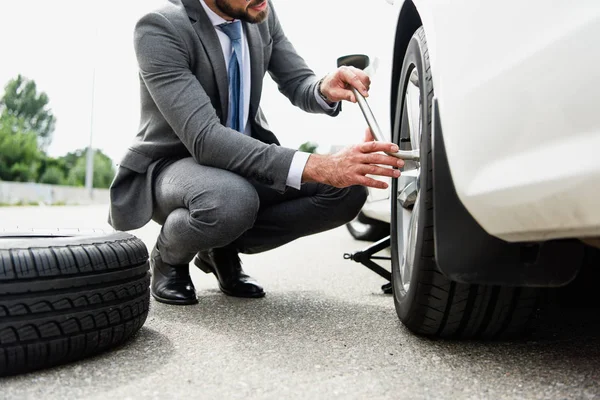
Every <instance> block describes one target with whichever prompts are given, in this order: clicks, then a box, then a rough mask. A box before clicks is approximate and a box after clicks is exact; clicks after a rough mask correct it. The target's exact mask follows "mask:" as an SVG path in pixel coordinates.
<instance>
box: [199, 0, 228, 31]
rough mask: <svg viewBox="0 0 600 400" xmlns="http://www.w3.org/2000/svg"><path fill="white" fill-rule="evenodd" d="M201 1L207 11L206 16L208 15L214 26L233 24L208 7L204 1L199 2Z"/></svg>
mask: <svg viewBox="0 0 600 400" xmlns="http://www.w3.org/2000/svg"><path fill="white" fill-rule="evenodd" d="M199 1H200V4H202V7H203V8H204V11H206V15H208V19H210V22H212V24H213V26H219V25H221V24H225V23H230V22H233V21H227V20H226V19H224V18H223V17H221V16H219V15H218V14H217V13H216V12H214V11H213V10H211V9H210V7H209V6H207V5H206V2H205V1H204V0H199ZM234 21H235V20H234Z"/></svg>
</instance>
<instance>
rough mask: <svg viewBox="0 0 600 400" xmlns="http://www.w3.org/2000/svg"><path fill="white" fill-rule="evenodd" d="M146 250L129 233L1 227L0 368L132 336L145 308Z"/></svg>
mask: <svg viewBox="0 0 600 400" xmlns="http://www.w3.org/2000/svg"><path fill="white" fill-rule="evenodd" d="M148 269H149V267H148V250H147V248H146V246H145V245H144V243H143V242H142V241H141V240H140V239H138V238H136V237H134V236H132V235H130V234H127V233H123V232H118V233H112V234H100V235H99V234H95V235H85V236H81V235H78V236H73V235H70V236H58V235H57V236H48V235H38V236H34V235H30V236H22V235H21V234H19V236H15V235H9V234H0V376H6V375H14V374H19V373H23V372H28V371H33V370H37V369H40V368H46V367H50V366H55V365H58V364H64V363H66V362H71V361H75V360H78V359H81V358H84V357H87V356H91V355H93V354H97V353H99V352H101V351H104V350H107V349H110V348H112V347H115V346H118V345H120V344H122V343H124V342H125V341H127V340H128V339H129V338H131V337H132V336H133V335H134V334H135V333H136V332H137V331H138V330H139V329H140V328H141V327H142V325H143V324H144V322H145V321H146V317H147V315H148V306H149V299H150V297H149V290H148V288H149V281H150V276H149V272H148Z"/></svg>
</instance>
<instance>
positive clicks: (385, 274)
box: [344, 236, 392, 294]
mask: <svg viewBox="0 0 600 400" xmlns="http://www.w3.org/2000/svg"><path fill="white" fill-rule="evenodd" d="M388 247H390V237H389V236H388V237H385V238H383V239H381V240H379V241H378V242H375V243H373V244H372V245H371V246H369V247H367V248H366V249H364V250H362V251H357V252H355V253H352V254H350V253H345V254H344V260H353V261H356V262H357V263H361V264H362V265H364V266H365V267H367V268H369V269H370V270H371V271H373V272H375V273H376V274H377V275H379V276H381V277H382V278H384V279H386V280H387V281H388V283H386V284H385V285H383V286H381V290H383V293H385V294H391V293H392V273H391V272H390V271H388V270H387V269H385V268H383V267H382V266H381V265H379V264H377V263H376V262H375V261H373V260H391V258H390V257H382V256H376V255H375V254H377V253H379V252H380V251H381V250H384V249H386V248H388Z"/></svg>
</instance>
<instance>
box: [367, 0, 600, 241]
mask: <svg viewBox="0 0 600 400" xmlns="http://www.w3.org/2000/svg"><path fill="white" fill-rule="evenodd" d="M380 1H381V3H382V4H385V5H386V6H388V7H389V10H390V12H389V14H387V15H385V18H384V19H386V20H387V24H391V26H393V30H395V29H396V25H397V21H398V16H399V14H400V9H401V7H402V6H403V5H404V2H402V1H394V2H393V3H394V4H393V5H392V6H389V5H388V4H387V3H388V2H386V1H383V0H380ZM374 3H377V2H374ZM414 4H415V6H416V8H417V10H418V12H419V15H420V17H421V20H422V21H423V26H424V29H425V34H426V38H427V41H428V47H429V52H430V54H429V55H430V63H431V68H432V72H433V77H434V81H433V83H434V88H435V95H436V98H437V99H438V102H439V108H440V116H441V121H442V124H443V127H444V139H445V143H446V150H447V156H448V162H449V166H450V171H451V175H452V178H453V180H454V184H455V187H456V192H457V194H458V197H459V199H460V200H461V202H462V203H463V204H464V206H465V207H466V209H467V210H468V211H469V213H470V214H471V215H472V216H473V217H474V218H475V220H476V221H477V222H478V223H479V224H480V225H481V226H482V227H483V228H484V229H485V230H486V231H487V232H488V233H490V234H492V235H494V236H497V237H499V238H502V239H504V240H508V241H537V240H546V239H551V238H565V237H583V236H598V235H600V207H598V206H597V203H598V199H599V198H600V157H598V156H596V155H595V152H596V151H597V150H598V149H600V113H599V112H597V111H596V108H597V104H598V103H599V102H600V93H599V89H600V68H598V65H599V64H600V46H598V38H600V3H599V2H597V1H595V0H587V1H580V2H577V6H576V7H574V6H573V4H572V3H569V4H567V3H565V2H551V4H549V3H548V2H547V1H542V0H532V1H528V2H520V1H517V0H507V1H503V2H493V3H492V2H479V1H477V0H458V1H456V0H455V1H449V0H443V1H442V0H438V1H424V0H416V1H415V2H414ZM394 19H395V20H396V21H395V22H394V21H393V20H394ZM378 27H382V28H381V32H380V33H379V32H378V34H377V36H378V38H380V40H379V43H378V46H377V49H378V50H380V48H384V50H383V51H382V52H380V54H378V55H377V58H379V60H380V62H379V71H378V73H377V74H376V78H374V79H373V85H372V87H373V89H375V88H376V87H377V88H378V89H379V87H378V86H379V85H385V86H388V88H391V87H392V85H393V83H392V74H391V67H392V64H393V58H392V53H393V43H390V41H388V40H387V38H385V37H383V35H386V36H387V35H389V36H388V37H391V38H392V39H393V37H394V36H393V34H391V33H390V31H389V29H388V27H387V26H386V27H385V28H384V27H383V24H382V22H381V21H378ZM392 42H393V40H392ZM384 46H385V47H384ZM366 53H367V54H369V53H368V52H366ZM369 55H371V54H369ZM386 94H387V98H385V99H384V103H385V104H381V98H377V101H373V100H374V99H375V94H374V93H373V94H372V96H371V99H370V104H371V108H372V109H373V111H374V112H375V114H376V116H377V117H378V119H379V120H380V121H390V115H389V114H390V107H389V103H390V100H391V98H390V96H391V90H389V89H388V90H387V93H385V90H381V91H380V93H378V95H382V96H385V95H386ZM378 113H379V115H378ZM380 125H381V126H382V128H384V127H385V128H388V130H390V129H389V128H390V127H388V126H387V125H388V124H386V123H382V122H380ZM385 128H384V130H386V129H385ZM370 200H373V201H371V202H370V203H369V204H368V205H367V206H366V207H365V213H366V214H368V215H369V216H371V217H372V218H377V217H376V216H375V215H379V217H378V219H382V220H387V221H389V217H388V218H387V219H386V218H385V217H383V213H384V212H385V210H387V213H388V214H389V200H388V199H387V197H386V196H383V195H382V194H381V193H379V194H377V195H374V196H373V198H372V199H371V198H370ZM386 202H387V205H385V206H384V205H383V204H384V203H386ZM369 209H373V212H370V210H369Z"/></svg>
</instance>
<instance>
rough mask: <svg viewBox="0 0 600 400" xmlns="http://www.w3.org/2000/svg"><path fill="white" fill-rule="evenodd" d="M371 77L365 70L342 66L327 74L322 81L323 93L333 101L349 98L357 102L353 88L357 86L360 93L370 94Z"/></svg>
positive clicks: (366, 95)
mask: <svg viewBox="0 0 600 400" xmlns="http://www.w3.org/2000/svg"><path fill="white" fill-rule="evenodd" d="M370 86H371V79H370V78H369V76H368V75H367V74H365V72H364V71H362V70H360V69H358V68H354V67H340V68H338V69H337V70H335V71H334V72H332V73H330V74H329V75H327V76H326V77H325V78H324V79H323V82H322V83H321V93H323V95H324V96H325V97H327V100H328V101H330V102H331V103H335V102H338V101H342V100H348V101H351V102H352V103H356V96H354V93H352V90H351V88H352V87H355V88H356V89H357V90H358V91H359V93H360V94H362V95H363V96H365V97H368V96H369V87H370Z"/></svg>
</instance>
